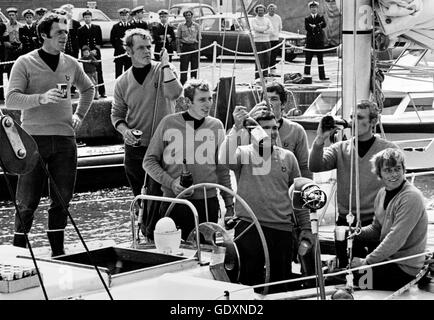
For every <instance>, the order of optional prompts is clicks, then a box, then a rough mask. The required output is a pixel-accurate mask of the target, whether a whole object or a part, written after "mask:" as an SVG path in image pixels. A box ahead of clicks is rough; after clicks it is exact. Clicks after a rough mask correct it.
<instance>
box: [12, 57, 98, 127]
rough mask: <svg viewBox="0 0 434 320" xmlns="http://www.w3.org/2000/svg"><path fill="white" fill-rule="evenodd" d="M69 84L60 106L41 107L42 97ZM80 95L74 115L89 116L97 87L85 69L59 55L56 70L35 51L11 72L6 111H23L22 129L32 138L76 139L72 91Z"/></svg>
mask: <svg viewBox="0 0 434 320" xmlns="http://www.w3.org/2000/svg"><path fill="white" fill-rule="evenodd" d="M59 83H66V84H67V85H68V89H67V92H68V96H67V98H66V99H62V100H61V101H59V102H58V103H49V104H45V105H41V104H40V103H39V97H40V96H41V94H43V93H45V92H46V91H48V90H50V89H53V88H56V87H57V84H59ZM71 85H74V86H76V87H77V88H78V91H79V92H80V100H79V102H78V106H77V109H76V111H75V114H77V115H78V116H79V117H80V119H83V118H84V116H85V115H86V113H87V111H88V109H89V107H90V105H91V103H92V99H93V95H94V85H93V84H92V82H91V80H90V79H89V77H88V76H87V75H86V74H85V73H84V71H83V68H82V66H81V65H80V64H79V63H78V62H77V61H76V60H75V59H74V58H73V57H71V56H69V55H67V54H64V53H60V57H59V64H58V66H57V69H56V71H53V70H52V69H50V67H49V66H48V65H47V64H46V63H45V62H44V61H43V60H42V59H41V57H40V56H39V53H38V50H33V51H31V52H29V53H28V54H25V55H23V56H21V57H19V58H18V59H17V61H16V62H15V63H14V65H13V67H12V71H11V77H10V80H9V88H8V92H7V95H6V108H8V109H18V110H21V111H22V112H21V121H22V126H23V129H24V130H26V131H27V132H28V133H29V134H32V135H59V136H74V129H73V127H72V103H71V94H70V91H71V90H70V88H71Z"/></svg>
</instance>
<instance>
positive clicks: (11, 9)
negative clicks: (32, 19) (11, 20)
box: [6, 7, 18, 13]
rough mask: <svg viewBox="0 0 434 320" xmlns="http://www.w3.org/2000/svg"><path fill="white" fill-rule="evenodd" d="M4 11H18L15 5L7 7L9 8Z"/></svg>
mask: <svg viewBox="0 0 434 320" xmlns="http://www.w3.org/2000/svg"><path fill="white" fill-rule="evenodd" d="M6 12H7V13H11V12H15V13H17V12H18V9H17V8H15V7H9V8H7V9H6Z"/></svg>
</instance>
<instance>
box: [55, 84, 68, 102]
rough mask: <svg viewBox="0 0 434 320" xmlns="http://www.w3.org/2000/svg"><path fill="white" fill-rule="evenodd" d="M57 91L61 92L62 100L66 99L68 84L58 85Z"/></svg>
mask: <svg viewBox="0 0 434 320" xmlns="http://www.w3.org/2000/svg"><path fill="white" fill-rule="evenodd" d="M57 89H58V90H60V91H61V92H62V99H66V98H67V97H68V84H67V83H58V84H57Z"/></svg>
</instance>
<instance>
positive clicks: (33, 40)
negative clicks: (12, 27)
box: [18, 9, 39, 54]
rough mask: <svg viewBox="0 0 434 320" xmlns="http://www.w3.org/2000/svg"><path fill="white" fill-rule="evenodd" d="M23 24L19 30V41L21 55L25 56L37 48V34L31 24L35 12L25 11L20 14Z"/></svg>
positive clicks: (34, 26) (33, 25)
mask: <svg viewBox="0 0 434 320" xmlns="http://www.w3.org/2000/svg"><path fill="white" fill-rule="evenodd" d="M22 16H23V17H24V20H25V22H26V23H25V24H24V25H23V26H22V27H21V28H20V29H19V31H18V33H19V39H20V42H21V44H22V51H21V53H22V54H26V53H28V52H30V51H33V50H34V49H36V48H38V47H39V41H38V32H37V31H36V25H35V24H34V23H33V17H34V16H35V12H34V11H33V10H31V9H26V10H24V11H23V12H22Z"/></svg>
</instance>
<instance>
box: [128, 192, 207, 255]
mask: <svg viewBox="0 0 434 320" xmlns="http://www.w3.org/2000/svg"><path fill="white" fill-rule="evenodd" d="M137 200H151V201H161V202H171V203H177V204H184V205H186V206H188V207H189V208H190V209H191V211H192V212H193V218H194V227H195V230H196V245H197V259H198V260H199V264H200V263H202V260H201V251H200V235H199V215H198V213H197V209H196V207H195V206H194V205H193V204H192V203H191V202H190V201H188V200H186V199H178V198H169V197H163V196H153V195H148V194H139V195H137V196H136V197H135V198H134V200H133V202H132V203H131V206H130V216H131V228H132V233H133V248H134V249H136V248H137V239H136V232H135V212H134V204H135V203H136V201H137ZM166 216H168V214H166Z"/></svg>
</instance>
